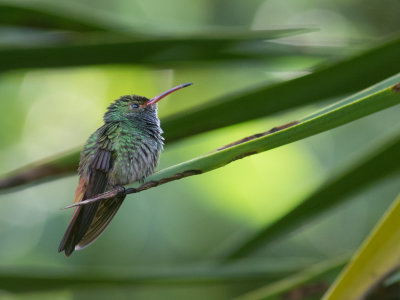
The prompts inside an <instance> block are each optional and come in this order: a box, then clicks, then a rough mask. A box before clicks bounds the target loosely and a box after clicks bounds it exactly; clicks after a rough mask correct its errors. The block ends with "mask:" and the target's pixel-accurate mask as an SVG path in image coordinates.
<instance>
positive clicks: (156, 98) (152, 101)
mask: <svg viewBox="0 0 400 300" xmlns="http://www.w3.org/2000/svg"><path fill="white" fill-rule="evenodd" d="M192 84H193V82H189V83H183V84H181V85H178V86H176V87H173V88H172V89H169V90H168V91H166V92H164V93H162V94H160V95H158V96H155V97H154V98H152V99H150V100H149V101H148V102H147V103H146V106H148V105H153V104H155V103H157V102H158V101H160V100H161V99H162V98H164V97H165V96H168V95H169V94H171V93H173V92H175V91H177V90H180V89H182V88H184V87H187V86H190V85H192Z"/></svg>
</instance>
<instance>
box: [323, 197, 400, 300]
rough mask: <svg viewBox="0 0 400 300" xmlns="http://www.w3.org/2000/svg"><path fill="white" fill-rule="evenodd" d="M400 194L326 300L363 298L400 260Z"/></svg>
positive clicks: (332, 287)
mask: <svg viewBox="0 0 400 300" xmlns="http://www.w3.org/2000/svg"><path fill="white" fill-rule="evenodd" d="M399 228H400V196H399V197H398V198H397V200H396V201H395V202H394V203H393V205H392V206H391V207H390V208H389V209H388V210H387V212H386V213H385V215H384V216H383V217H382V219H381V221H380V222H379V223H378V224H377V225H376V226H375V228H374V229H373V230H372V232H371V234H370V235H369V236H368V237H367V239H366V240H365V241H364V243H363V244H362V245H361V247H360V248H359V250H358V251H357V253H356V254H355V255H354V257H353V259H352V260H351V261H350V263H349V264H348V266H346V268H345V269H344V270H343V272H342V273H341V274H340V276H339V277H338V279H337V280H336V282H335V283H334V284H333V285H332V286H331V288H330V289H329V291H328V292H327V293H326V295H325V296H324V297H323V299H324V300H343V299H351V300H358V299H363V298H364V297H365V296H366V295H367V293H368V291H369V290H370V289H371V287H373V286H374V285H375V284H376V283H378V282H379V281H380V280H381V279H382V278H384V277H385V276H386V275H388V274H389V273H390V272H391V271H393V269H394V268H396V267H397V266H398V264H399V260H400V230H399Z"/></svg>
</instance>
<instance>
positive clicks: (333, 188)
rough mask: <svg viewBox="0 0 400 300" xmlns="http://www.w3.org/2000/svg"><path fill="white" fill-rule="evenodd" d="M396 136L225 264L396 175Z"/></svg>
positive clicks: (399, 142)
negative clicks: (376, 183) (366, 188)
mask: <svg viewBox="0 0 400 300" xmlns="http://www.w3.org/2000/svg"><path fill="white" fill-rule="evenodd" d="M395 161H400V135H397V136H393V137H391V138H390V140H389V141H385V142H384V143H380V144H379V145H377V146H376V147H374V149H373V150H372V151H371V150H370V151H368V154H367V155H365V156H361V157H360V159H359V160H358V161H356V162H354V163H353V164H351V165H347V166H346V168H345V169H344V170H342V171H340V172H337V173H336V174H334V175H332V177H331V178H330V179H328V180H327V181H326V182H325V183H324V184H323V185H322V186H321V187H319V188H318V189H316V190H315V191H314V192H313V193H312V194H311V195H310V196H308V197H307V198H306V199H304V200H303V201H302V202H301V203H300V204H299V205H297V206H296V207H295V208H293V209H292V210H290V211H289V212H288V213H286V214H285V215H284V216H283V217H281V218H279V219H278V220H276V221H275V222H273V223H272V224H268V225H266V227H264V228H263V229H261V230H260V231H258V232H257V233H256V234H255V235H254V236H252V237H249V238H247V239H246V241H244V242H243V243H241V244H240V245H238V246H237V247H236V248H235V249H234V250H232V251H231V253H229V254H228V255H227V257H226V260H231V259H237V258H241V257H244V256H246V255H248V254H249V253H251V252H253V251H255V250H257V249H259V248H260V247H264V246H265V245H267V244H268V243H270V242H272V241H274V240H276V239H279V238H282V237H285V236H286V235H287V234H288V233H290V232H293V231H295V230H296V229H297V228H299V227H301V226H302V225H304V224H305V223H307V222H311V221H313V220H314V219H316V218H319V217H321V215H322V214H323V213H326V212H327V211H329V210H330V209H333V208H334V207H335V206H336V205H338V204H340V203H342V202H344V201H346V200H351V198H349V196H350V195H352V194H354V193H356V192H358V191H359V190H360V189H362V188H364V187H368V186H371V184H373V183H375V182H376V181H378V180H382V179H383V178H386V177H388V176H390V175H393V174H394V173H396V172H397V173H398V172H400V164H396V163H393V162H395Z"/></svg>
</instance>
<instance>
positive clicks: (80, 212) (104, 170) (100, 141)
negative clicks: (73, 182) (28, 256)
mask: <svg viewBox="0 0 400 300" xmlns="http://www.w3.org/2000/svg"><path fill="white" fill-rule="evenodd" d="M115 130H116V128H113V127H111V128H110V127H109V126H108V127H107V126H103V127H101V128H100V129H99V130H98V131H96V133H95V134H94V135H93V136H92V137H93V138H94V139H96V142H95V144H94V146H93V149H92V150H91V151H86V152H85V150H84V151H83V152H82V157H81V164H82V162H87V161H88V163H87V167H88V170H89V172H87V176H85V173H81V179H80V181H79V185H78V188H77V189H76V193H75V201H74V203H76V202H80V201H83V200H85V199H90V198H93V197H94V196H96V195H98V194H101V193H103V192H105V191H107V190H108V189H110V186H109V184H108V180H107V174H108V172H109V171H110V169H111V167H112V164H113V142H114V141H113V139H115V137H116V135H115V134H114V133H115ZM111 131H113V132H111ZM89 141H90V139H89ZM88 143H89V142H88ZM89 145H90V143H89ZM123 200H124V199H123V198H122V199H121V198H114V199H109V200H105V201H102V202H101V203H93V204H88V205H84V206H80V207H77V208H76V209H75V211H74V213H73V215H72V217H71V220H70V222H69V225H68V228H67V230H66V232H65V234H64V237H63V239H62V240H61V243H60V246H59V248H58V251H59V252H62V251H65V255H67V256H69V255H71V254H72V252H73V251H74V250H78V249H82V248H84V247H86V246H88V245H89V244H90V243H91V242H93V241H94V240H95V239H96V238H97V237H98V236H99V235H100V234H101V233H102V232H103V231H104V229H105V228H106V227H107V225H108V224H109V223H110V221H111V219H112V218H113V217H114V215H115V214H116V212H117V211H118V209H119V207H120V206H121V204H122V202H123Z"/></svg>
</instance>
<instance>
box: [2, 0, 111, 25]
mask: <svg viewBox="0 0 400 300" xmlns="http://www.w3.org/2000/svg"><path fill="white" fill-rule="evenodd" d="M0 23H1V24H3V25H8V26H20V27H27V26H29V27H33V28H42V29H62V30H71V31H81V32H85V31H110V30H112V28H113V27H112V26H109V25H108V24H107V22H105V21H104V20H102V19H100V18H95V16H94V14H93V13H92V14H90V12H88V11H87V10H85V9H84V8H82V7H77V6H74V5H72V4H71V3H69V5H54V4H52V3H49V2H37V1H34V2H33V1H24V2H20V1H5V0H1V1H0Z"/></svg>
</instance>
